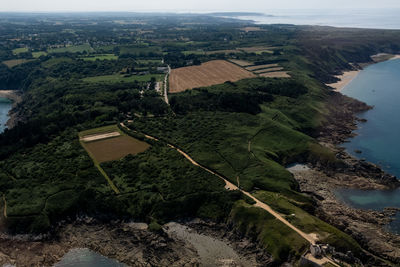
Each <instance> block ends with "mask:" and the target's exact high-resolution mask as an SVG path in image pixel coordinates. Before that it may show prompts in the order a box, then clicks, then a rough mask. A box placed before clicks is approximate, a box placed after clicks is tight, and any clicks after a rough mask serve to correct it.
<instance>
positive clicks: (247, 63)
mask: <svg viewBox="0 0 400 267" xmlns="http://www.w3.org/2000/svg"><path fill="white" fill-rule="evenodd" d="M229 61H230V62H232V63H234V64H236V65H239V66H241V67H247V66H251V65H253V64H254V63H252V62H248V61H245V60H239V59H229Z"/></svg>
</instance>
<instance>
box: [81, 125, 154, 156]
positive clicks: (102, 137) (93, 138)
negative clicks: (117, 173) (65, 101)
mask: <svg viewBox="0 0 400 267" xmlns="http://www.w3.org/2000/svg"><path fill="white" fill-rule="evenodd" d="M87 133H90V134H87ZM79 136H80V138H79V139H80V141H81V144H82V146H83V147H84V148H85V149H86V151H87V152H88V153H89V155H90V156H91V157H92V158H93V159H94V161H95V163H102V162H107V161H113V160H119V159H121V158H123V157H125V156H127V155H130V154H132V155H136V154H138V153H141V152H144V151H146V150H147V149H148V148H149V147H150V145H149V144H147V143H145V142H142V141H140V140H137V139H135V138H133V137H130V136H127V135H125V134H123V133H122V132H121V131H119V129H118V128H117V127H116V126H110V127H103V128H97V129H93V131H92V132H90V131H89V132H82V133H80V135H79Z"/></svg>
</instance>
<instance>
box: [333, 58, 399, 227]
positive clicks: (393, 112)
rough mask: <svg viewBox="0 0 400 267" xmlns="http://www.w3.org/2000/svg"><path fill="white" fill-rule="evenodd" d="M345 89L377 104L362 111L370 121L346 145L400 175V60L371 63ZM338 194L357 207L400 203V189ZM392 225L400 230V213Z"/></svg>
mask: <svg viewBox="0 0 400 267" xmlns="http://www.w3.org/2000/svg"><path fill="white" fill-rule="evenodd" d="M343 93H344V94H346V95H348V96H351V97H354V98H357V99H359V100H362V101H364V102H366V103H367V104H369V105H373V106H374V109H373V110H370V111H367V112H365V113H363V114H361V115H360V117H361V118H364V119H367V122H366V123H361V124H360V125H359V129H358V130H357V131H356V133H357V134H358V136H356V137H354V138H352V139H350V140H349V141H350V142H349V143H346V144H345V145H344V146H345V148H346V149H347V151H348V152H349V153H351V154H353V155H355V156H357V157H361V158H365V159H366V160H367V161H370V162H373V163H375V164H378V165H379V166H381V167H382V168H383V169H384V170H385V171H387V172H388V173H391V174H393V175H396V176H397V177H398V178H400V142H399V139H400V119H399V118H400V60H390V61H386V62H382V63H379V64H375V65H371V66H369V67H367V68H366V69H365V70H363V71H362V72H361V73H360V74H359V75H358V76H357V77H356V78H355V79H354V80H353V81H352V82H351V83H350V84H348V85H347V86H346V88H344V90H343ZM355 150H361V151H362V154H355V152H354V151H355ZM336 194H337V196H338V197H339V198H340V199H341V200H342V201H344V202H346V203H347V204H349V205H351V206H353V207H356V208H361V209H374V210H382V209H383V208H385V207H400V189H397V190H390V191H382V190H372V191H362V190H354V189H343V190H338V191H337V192H336ZM389 229H390V230H392V231H394V232H397V233H400V215H398V216H397V217H396V220H395V221H394V222H393V223H391V225H389Z"/></svg>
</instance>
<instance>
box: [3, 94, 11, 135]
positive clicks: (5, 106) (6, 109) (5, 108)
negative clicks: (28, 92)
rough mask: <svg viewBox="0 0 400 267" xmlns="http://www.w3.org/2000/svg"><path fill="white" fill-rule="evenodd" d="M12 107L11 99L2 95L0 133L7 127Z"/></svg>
mask: <svg viewBox="0 0 400 267" xmlns="http://www.w3.org/2000/svg"><path fill="white" fill-rule="evenodd" d="M11 107H12V101H11V100H9V99H7V98H4V97H0V133H2V132H4V130H5V129H6V128H7V126H6V123H7V121H8V119H9V116H8V112H9V111H10V110H11Z"/></svg>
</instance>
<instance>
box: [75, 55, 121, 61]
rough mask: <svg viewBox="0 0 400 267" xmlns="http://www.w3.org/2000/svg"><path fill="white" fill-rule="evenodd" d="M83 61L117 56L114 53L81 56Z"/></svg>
mask: <svg viewBox="0 0 400 267" xmlns="http://www.w3.org/2000/svg"><path fill="white" fill-rule="evenodd" d="M82 59H83V60H85V61H96V60H117V59H118V56H116V55H114V54H100V55H93V56H88V57H83V58H82Z"/></svg>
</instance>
